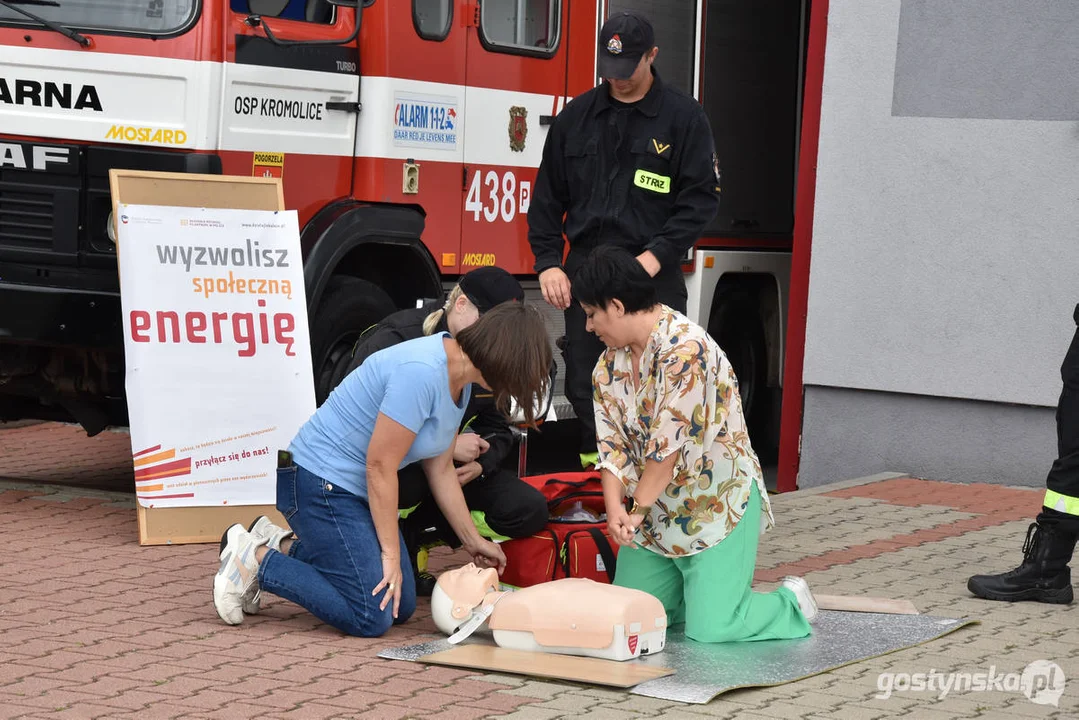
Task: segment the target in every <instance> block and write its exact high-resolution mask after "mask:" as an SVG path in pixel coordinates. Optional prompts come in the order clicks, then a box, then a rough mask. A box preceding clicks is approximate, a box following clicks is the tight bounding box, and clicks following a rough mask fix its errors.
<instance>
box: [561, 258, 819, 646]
mask: <svg viewBox="0 0 1079 720" xmlns="http://www.w3.org/2000/svg"><path fill="white" fill-rule="evenodd" d="M573 294H574V295H575V296H576V298H577V299H578V301H579V302H580V303H581V306H582V307H583V308H584V310H585V314H586V316H587V318H588V320H587V326H586V327H587V329H588V330H589V331H590V332H593V333H595V334H596V336H597V337H599V339H600V340H602V341H603V343H604V344H605V345H606V346H607V350H606V352H605V353H604V354H603V355H601V356H600V359H599V362H597V363H596V367H595V370H594V371H593V375H592V385H593V393H594V395H593V400H594V407H595V413H596V436H597V437H596V440H597V445H598V449H599V463H598V464H597V468H598V469H599V470H600V472H601V475H602V479H603V494H604V499H605V503H606V509H607V524H608V529H609V531H610V534H611V537H612V538H613V539H615V541H616V542H618V543H619V545H620V546H621V547H620V548H619V553H618V563H617V565H616V570H615V577H614V584H615V585H621V586H623V587H630V588H635V589H638V590H643V591H645V592H648V593H651V594H652V595H654V596H655V597H657V598H658V599H659V600H660V601H662V602H663V605H664V607H665V608H666V610H667V616H668V623H669V624H670V625H674V624H676V623H680V622H683V621H684V622H685V633H686V636H687V637H689V638H691V639H693V640H697V641H700V642H727V641H736V640H771V639H777V638H798V637H805V636H807V635H809V634H810V626H809V622H810V621H811V620H812V619H813V618H814V617H815V616H816V613H817V606H816V602H815V601H814V599H813V595H812V593H811V592H810V590H809V586H808V585H807V584H806V582H805V580H804V579H802V578H798V577H788V578H785V579H784V580H783V582H782V584H781V585H780V587H779V588H777V589H776V590H775V591H773V592H769V593H760V592H754V591H753V590H751V587H750V586H751V584H752V581H753V570H754V565H755V563H756V556H757V540H758V538H759V535H760V532H761V529H762V524H761V514H762V512H763V513H764V516H765V518H766V523H767V527H769V528H770V527H772V526H773V525H774V519H773V517H772V511H771V505H770V503H769V501H768V493H767V490H766V489H765V486H764V480H763V477H762V473H761V467H760V462H759V461H758V460H757V456H756V453H754V451H753V447H752V446H751V445H750V442H749V435H748V434H747V432H746V424H745V418H744V416H743V414H742V401H741V398H740V397H739V395H738V381H737V379H736V378H735V376H734V371H733V369H732V368H731V365H730V363H729V362H728V360H727V357H726V355H724V353H723V351H722V350H721V349H720V348H719V346H718V345H717V344H716V343H715V341H714V340H713V339H712V338H711V337H710V336H709V335H708V334H707V333H706V332H705V331H704V329H703V328H701V327H700V326H699V325H697V324H696V323H694V322H692V321H691V320H690V319H689V318H687V317H686V316H685V315H683V314H681V313H679V312H676V311H675V310H672V309H671V308H670V307H668V306H666V305H663V304H660V303H657V301H656V293H655V288H654V285H653V283H652V278H651V277H649V275H648V273H647V272H646V271H645V270H644V268H643V267H642V266H641V264H640V263H639V262H638V261H637V260H636V259H635V258H634V257H633V255H631V254H630V253H629V252H627V251H625V250H623V249H620V248H617V247H614V246H601V247H599V248H597V249H596V250H594V251H593V252H592V253H591V255H590V257H589V259H588V260H587V261H586V262H585V264H584V265H583V266H582V267H581V269H580V270H579V272H578V273H577V275H576V276H575V278H574V280H573Z"/></svg>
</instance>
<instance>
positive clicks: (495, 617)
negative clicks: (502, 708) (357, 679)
mask: <svg viewBox="0 0 1079 720" xmlns="http://www.w3.org/2000/svg"><path fill="white" fill-rule="evenodd" d="M499 587H500V586H499V582H498V572H497V571H496V570H494V569H493V568H486V569H484V568H478V567H476V566H475V565H474V564H472V563H469V564H468V565H465V566H464V567H460V568H457V569H455V570H448V571H446V572H444V573H442V575H440V576H439V578H438V581H437V583H436V584H435V588H434V591H433V592H432V595H431V615H432V617H433V619H434V621H435V625H437V626H438V629H439V630H441V631H442V632H444V633H446V634H447V635H450V636H451V637H450V642H451V643H453V642H459V641H460V640H461V639H463V638H464V637H467V636H468V635H469V634H471V633H472V632H475V630H477V629H478V628H479V627H480V626H481V625H483V624H484V622H486V623H487V627H488V629H489V630H490V632H491V634H492V635H493V637H494V641H495V643H496V644H497V645H498V646H500V647H504V648H510V649H514V650H529V651H533V652H548V653H558V654H562V655H583V656H587V657H595V658H603V659H606V660H629V659H632V658H636V657H639V656H641V655H651V654H653V653H657V652H659V651H660V650H662V649H663V646H664V644H665V643H666V639H667V613H666V611H664V609H663V604H662V603H661V602H660V601H659V600H658V599H656V598H655V597H653V596H652V595H649V594H648V593H646V592H642V591H640V590H632V589H630V588H624V587H618V586H615V585H607V584H605V583H598V582H595V581H594V580H587V579H584V578H563V579H561V580H552V581H550V582H545V583H541V584H539V585H533V586H531V587H526V588H521V589H520V590H514V591H510V592H506V591H500V590H499Z"/></svg>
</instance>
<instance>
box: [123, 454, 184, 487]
mask: <svg viewBox="0 0 1079 720" xmlns="http://www.w3.org/2000/svg"><path fill="white" fill-rule="evenodd" d="M172 470H180V471H181V472H180V474H183V473H189V472H191V458H184V459H183V460H175V461H173V462H170V463H165V464H164V465H158V466H156V467H146V468H143V469H142V470H136V471H135V480H136V482H137V481H139V480H149V479H150V478H155V477H164V476H163V475H161V473H164V472H170V471H172Z"/></svg>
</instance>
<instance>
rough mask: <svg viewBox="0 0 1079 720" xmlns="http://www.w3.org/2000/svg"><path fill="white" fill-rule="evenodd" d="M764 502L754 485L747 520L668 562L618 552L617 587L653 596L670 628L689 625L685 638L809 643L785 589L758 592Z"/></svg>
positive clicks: (636, 550)
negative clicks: (756, 577)
mask: <svg viewBox="0 0 1079 720" xmlns="http://www.w3.org/2000/svg"><path fill="white" fill-rule="evenodd" d="M760 517H761V498H760V493H759V492H758V490H757V487H756V485H754V487H753V490H752V491H751V492H750V495H749V504H748V506H747V507H746V511H745V514H744V515H743V516H742V519H741V520H740V521H739V522H738V524H737V525H736V526H735V528H734V531H733V532H732V533H730V534H729V535H728V536H727V537H725V538H724V539H723V540H722V542H720V543H719V544H717V545H715V546H713V547H711V548H709V549H707V550H705V551H703V552H699V553H697V554H695V555H689V556H687V557H679V558H668V557H664V556H662V555H659V554H657V553H654V552H652V551H651V550H645V549H643V548H640V547H636V546H634V547H623V548H620V549H619V551H618V562H617V564H616V566H615V575H614V584H615V585H620V586H622V587H628V588H634V589H636V590H643V591H645V592H647V593H650V594H651V595H654V596H655V597H656V598H658V599H659V601H660V602H662V603H663V607H664V609H665V610H666V611H667V626H668V627H671V626H673V625H677V624H678V623H681V622H685V624H686V625H685V633H686V637H688V638H690V639H692V640H696V641H698V642H707V643H717V642H733V641H747V640H776V639H790V638H800V637H806V636H807V635H809V634H810V625H809V622H808V621H806V619H805V616H804V615H803V614H802V611H801V610H800V609H799V608H798V599H797V598H796V597H795V595H794V593H793V592H791V591H790V590H788V589H787V588H784V587H780V588H778V589H776V590H774V591H772V592H768V593H761V592H754V591H753V590H752V589H751V586H752V583H753V570H754V567H755V566H756V563H757V540H758V538H759V536H760Z"/></svg>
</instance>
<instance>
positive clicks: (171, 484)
mask: <svg viewBox="0 0 1079 720" xmlns="http://www.w3.org/2000/svg"><path fill="white" fill-rule="evenodd" d="M119 210H120V217H119V222H118V223H117V225H118V230H119V233H118V238H117V239H118V243H117V244H118V246H119V247H118V251H119V260H120V286H121V305H122V307H123V314H124V350H125V363H126V366H127V376H126V389H127V404H128V411H129V415H130V427H131V450H132V455H133V458H134V466H135V492H136V496H137V498H138V501H139V504H141V505H143V506H144V507H153V508H161V507H191V506H212V505H273V504H274V503H275V500H276V488H277V481H276V469H277V451H278V449H285V448H287V447H288V444H289V442H290V441H291V440H292V438H293V436H294V435H295V434H296V431H297V430H298V429H299V428H300V426H301V425H302V424H303V423H304V422H305V421H306V420H307V419H308V418H309V417H310V416H311V414H312V413H313V412H314V411H315V391H314V381H313V378H312V372H311V343H310V340H309V333H308V323H307V305H306V293H305V292H304V281H303V267H302V262H301V258H300V233H299V225H298V220H297V217H296V213H295V211H292V210H289V211H282V212H274V211H265V210H218V209H210V208H180V207H164V206H151V205H121V206H120V208H119Z"/></svg>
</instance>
